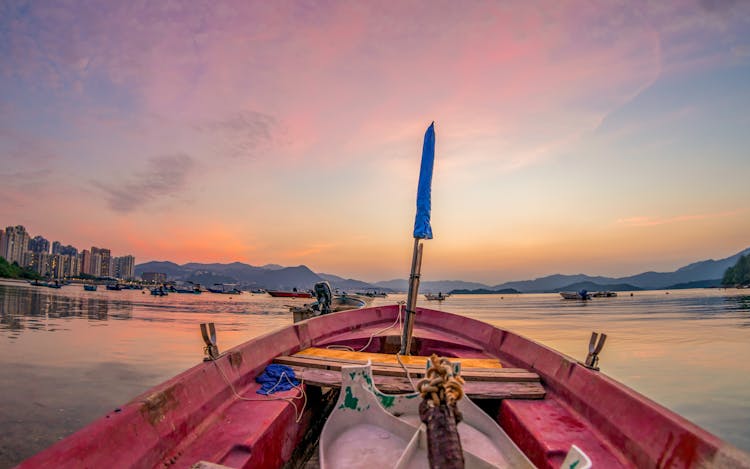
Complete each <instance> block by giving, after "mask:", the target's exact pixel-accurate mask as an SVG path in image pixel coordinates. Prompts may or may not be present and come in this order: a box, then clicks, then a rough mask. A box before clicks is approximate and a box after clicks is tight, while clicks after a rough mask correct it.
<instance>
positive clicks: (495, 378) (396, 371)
mask: <svg viewBox="0 0 750 469" xmlns="http://www.w3.org/2000/svg"><path fill="white" fill-rule="evenodd" d="M273 361H274V363H278V364H280V365H288V366H299V367H306V368H317V369H323V370H332V371H337V372H340V371H341V367H342V366H345V365H347V364H361V363H362V362H354V361H351V362H346V361H341V360H326V359H318V358H307V357H301V356H280V357H276V358H274V360H273ZM407 369H408V370H409V374H410V375H412V377H419V376H423V375H424V373H425V370H424V368H423V367H421V366H420V367H415V366H407ZM372 373H373V374H374V375H376V376H394V377H401V378H404V377H406V371H404V369H403V368H401V367H400V366H382V365H380V364H378V365H372ZM461 376H462V377H463V378H464V380H466V381H487V382H538V381H539V375H538V374H536V373H532V372H530V371H526V370H521V369H518V368H498V369H494V370H478V371H474V370H472V369H471V368H468V369H465V368H462V369H461Z"/></svg>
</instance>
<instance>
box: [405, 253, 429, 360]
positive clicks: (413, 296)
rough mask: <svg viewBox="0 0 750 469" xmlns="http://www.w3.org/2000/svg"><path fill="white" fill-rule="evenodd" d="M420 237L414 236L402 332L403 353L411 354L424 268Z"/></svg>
mask: <svg viewBox="0 0 750 469" xmlns="http://www.w3.org/2000/svg"><path fill="white" fill-rule="evenodd" d="M419 241H420V238H414V254H413V255H412V259H411V274H410V275H409V294H408V296H407V297H406V317H405V318H404V330H403V332H402V334H401V355H409V354H410V352H409V351H410V350H411V336H412V332H413V330H414V315H415V314H416V307H417V296H418V294H419V275H420V272H421V270H422V248H423V247H424V245H423V244H422V243H420V242H419Z"/></svg>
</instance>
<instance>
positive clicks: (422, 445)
mask: <svg viewBox="0 0 750 469" xmlns="http://www.w3.org/2000/svg"><path fill="white" fill-rule="evenodd" d="M341 380H342V387H341V393H340V394H339V400H338V402H337V403H336V405H335V406H334V410H333V412H332V413H331V416H330V417H329V418H328V421H327V422H326V424H325V426H324V427H323V432H322V433H321V435H320V447H319V455H320V467H321V469H325V468H338V467H347V468H360V467H361V468H372V467H379V468H386V467H387V468H428V467H429V463H428V456H427V431H426V428H425V426H424V424H423V423H422V422H421V421H420V418H419V404H420V402H421V401H422V399H421V397H420V395H419V393H411V394H397V395H396V394H384V393H382V392H380V391H379V390H378V389H377V388H376V387H375V386H374V385H373V376H372V367H371V364H370V363H369V362H368V363H367V364H366V365H359V366H342V367H341ZM457 405H458V409H459V411H460V412H461V414H462V416H463V420H462V421H461V422H460V423H459V424H458V426H457V427H456V428H457V430H458V434H459V437H460V440H461V447H462V449H463V454H464V462H465V467H467V468H506V467H508V468H510V467H513V468H534V467H535V466H534V465H533V464H532V463H531V461H529V459H528V458H527V457H526V456H525V455H524V454H523V452H522V451H521V450H520V449H519V448H518V447H517V446H516V445H515V444H514V443H513V441H512V440H511V439H510V437H508V435H507V434H506V433H505V432H504V431H503V430H502V429H501V428H500V426H499V425H498V424H497V423H496V422H494V421H493V420H492V418H490V417H489V416H488V415H487V414H486V413H484V412H483V411H482V410H481V409H480V408H479V407H477V405H476V404H474V403H473V402H472V401H471V400H470V399H469V398H467V397H464V398H463V399H461V400H459V401H458V404H457Z"/></svg>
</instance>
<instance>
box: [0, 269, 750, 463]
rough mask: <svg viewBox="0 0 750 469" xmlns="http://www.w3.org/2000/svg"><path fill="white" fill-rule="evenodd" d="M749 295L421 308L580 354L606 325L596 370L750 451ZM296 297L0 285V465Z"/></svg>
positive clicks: (229, 342)
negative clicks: (210, 337) (205, 331)
mask: <svg viewBox="0 0 750 469" xmlns="http://www.w3.org/2000/svg"><path fill="white" fill-rule="evenodd" d="M743 292H744V293H745V294H744V295H743ZM146 293H147V292H146ZM748 293H750V292H748V291H747V290H745V291H743V290H683V291H670V292H668V293H667V292H664V291H655V292H636V293H634V295H633V296H632V297H631V296H629V294H620V296H619V297H617V298H597V299H594V300H593V301H591V302H589V303H582V302H576V301H564V300H561V299H560V297H559V296H558V295H556V294H531V295H459V296H452V297H450V298H448V299H447V300H445V301H443V302H442V303H440V304H438V303H436V302H426V301H420V305H422V306H428V305H429V306H430V307H436V308H437V309H444V310H446V311H452V312H456V313H460V314H464V315H466V316H470V317H473V318H477V319H480V320H483V321H486V322H489V323H492V324H494V325H497V326H500V327H503V328H506V329H510V330H513V331H516V332H518V333H520V334H522V335H524V336H526V337H530V338H532V339H534V340H536V341H539V342H542V343H544V344H546V345H548V346H550V347H553V348H555V349H557V350H560V351H561V352H563V353H565V354H567V355H570V356H572V357H574V358H577V359H579V360H583V359H584V357H585V355H586V351H587V346H588V338H589V335H590V333H591V331H593V330H595V331H603V332H606V333H607V334H608V336H609V337H608V339H607V344H606V346H605V347H604V351H603V352H602V354H601V363H600V366H601V368H602V371H603V372H604V373H607V374H608V375H610V376H612V377H614V378H616V379H618V380H620V381H622V382H624V383H625V384H627V385H629V386H631V387H633V388H635V389H636V390H638V391H640V392H641V393H643V394H645V395H646V396H649V397H650V398H652V399H654V400H656V401H657V402H659V403H661V404H663V405H665V406H667V407H668V408H670V409H672V410H674V411H676V412H678V413H679V414H681V415H683V416H685V417H687V418H688V419H690V420H692V421H693V422H695V423H697V424H698V425H701V426H702V427H704V428H706V429H708V430H709V431H711V432H713V433H715V434H717V435H719V436H721V437H722V438H724V439H726V440H728V441H730V442H731V443H733V444H734V445H736V446H738V447H740V448H742V449H744V450H746V451H750V294H748ZM404 299H405V295H391V296H390V297H388V298H384V299H382V298H379V299H376V301H375V303H374V305H378V304H386V303H388V304H390V303H393V302H396V301H399V300H404ZM304 301H305V300H293V299H285V298H271V297H269V296H267V295H251V294H247V293H246V294H243V295H239V296H226V295H216V294H211V293H204V294H202V295H189V294H185V295H181V294H174V293H173V294H170V295H169V296H166V297H153V296H151V295H149V294H144V293H142V292H141V291H134V290H127V291H120V292H116V291H107V290H102V291H97V292H86V291H83V289H82V287H81V286H80V285H71V286H66V287H63V288H62V289H60V290H52V289H48V288H44V287H32V286H30V285H26V284H19V283H11V282H0V366H2V372H1V373H0V429H2V432H0V467H9V466H12V465H14V464H15V463H18V462H19V461H21V460H23V459H24V458H26V457H28V456H30V455H32V454H34V453H35V452H37V451H39V450H41V449H44V448H45V447H47V446H49V445H50V444H51V443H54V442H55V441H57V440H58V439H60V438H62V437H64V436H66V435H68V434H70V433H72V432H73V431H75V430H77V429H78V428H81V427H82V426H84V425H86V424H87V423H89V422H91V421H92V420H94V419H96V418H97V417H99V416H101V415H102V414H104V413H105V412H107V411H109V410H111V409H113V408H115V407H118V406H119V405H121V404H123V403H125V402H127V401H129V400H130V399H131V398H133V397H134V396H136V395H137V394H139V393H141V392H143V391H145V390H146V389H148V388H150V387H151V386H153V385H155V384H158V383H160V382H162V381H164V380H165V379H167V378H169V377H171V376H173V375H175V374H176V373H178V372H180V371H182V370H184V369H186V368H188V367H190V366H193V365H195V364H197V363H199V362H200V361H201V360H202V357H203V351H202V345H203V344H202V339H201V337H200V332H199V326H198V325H199V324H200V323H201V322H214V323H215V324H216V328H217V332H218V342H219V347H220V349H221V350H225V349H227V348H229V347H232V346H235V345H238V344H240V343H242V342H244V341H246V340H248V339H249V338H252V337H255V336H258V335H260V334H263V333H265V332H268V331H270V330H273V329H276V328H279V327H282V326H286V325H288V324H291V322H292V320H291V315H290V314H289V313H288V307H287V305H289V304H301V303H303V302H304ZM308 301H309V300H308Z"/></svg>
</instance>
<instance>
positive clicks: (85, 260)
mask: <svg viewBox="0 0 750 469" xmlns="http://www.w3.org/2000/svg"><path fill="white" fill-rule="evenodd" d="M91 271H92V269H91V251H89V250H88V249H84V250H83V251H82V252H81V273H82V274H86V275H93V274H92V273H91Z"/></svg>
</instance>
